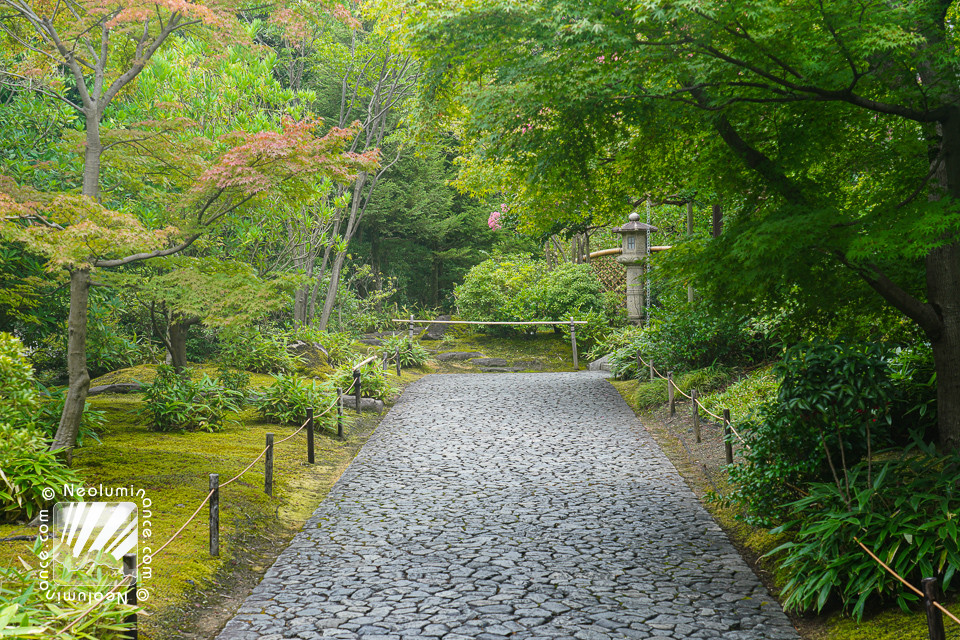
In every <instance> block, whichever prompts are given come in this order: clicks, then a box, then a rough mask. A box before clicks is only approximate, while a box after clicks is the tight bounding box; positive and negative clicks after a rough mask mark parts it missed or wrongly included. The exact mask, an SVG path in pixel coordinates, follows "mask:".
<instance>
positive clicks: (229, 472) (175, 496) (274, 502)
mask: <svg viewBox="0 0 960 640" xmlns="http://www.w3.org/2000/svg"><path fill="white" fill-rule="evenodd" d="M208 368H209V369H210V370H211V372H212V370H213V368H212V367H201V368H200V370H201V371H206V370H207V369H208ZM423 374H424V370H417V369H407V370H404V371H403V373H402V375H401V377H400V378H399V379H397V378H396V376H395V375H393V374H390V378H391V382H392V383H393V384H394V385H397V386H402V385H405V384H407V383H409V382H411V381H413V380H415V379H417V378H419V377H421V376H422V375H423ZM154 376H155V367H154V366H140V367H135V368H131V369H129V370H124V371H118V372H115V373H113V374H109V375H107V376H104V378H103V379H99V380H97V381H95V383H105V382H107V381H109V382H121V381H132V380H139V381H142V382H149V381H151V380H152V379H153V378H154ZM251 378H252V380H251V387H252V389H253V390H254V391H257V390H258V388H263V387H265V386H267V385H268V384H270V383H271V382H272V378H271V377H270V376H267V375H258V374H253V375H252V376H251ZM142 398H143V396H142V395H140V394H130V395H99V396H93V397H91V398H90V404H91V406H92V407H94V408H95V409H98V410H101V411H103V412H104V413H105V417H106V423H105V425H104V427H103V429H102V433H101V434H100V436H101V440H102V444H96V443H91V444H90V445H89V446H85V447H81V448H79V449H77V451H76V454H75V462H74V468H75V469H76V471H77V472H78V473H79V475H80V476H81V478H82V479H83V482H84V483H85V484H86V485H87V486H96V485H99V484H101V483H102V484H103V485H104V486H131V485H132V486H133V487H135V488H137V489H140V488H142V489H144V491H145V492H146V497H148V498H150V500H151V501H152V503H153V504H152V510H153V514H152V520H151V527H150V530H151V537H150V539H144V540H141V547H143V546H152V547H153V549H157V548H158V547H159V545H160V544H162V543H163V542H164V541H166V540H167V538H168V537H169V536H170V535H171V534H173V533H174V532H175V531H176V530H177V529H178V528H179V527H180V526H181V524H182V523H183V522H184V521H186V520H187V518H189V516H190V515H191V514H192V513H193V511H194V510H195V509H196V507H197V505H198V504H200V502H201V500H203V498H204V497H205V496H206V494H207V490H208V474H210V473H219V474H220V478H221V482H226V480H227V479H229V478H232V477H233V476H234V475H236V474H237V473H239V472H240V471H241V470H242V469H243V468H244V467H245V466H246V465H247V464H249V463H250V462H251V461H252V460H253V459H254V458H256V457H257V455H259V453H260V451H261V450H262V449H263V447H264V443H265V438H266V434H267V433H274V434H275V435H276V438H277V440H279V439H280V438H283V437H285V436H286V435H288V434H290V433H292V432H293V431H294V430H295V429H296V427H291V426H283V425H277V424H270V423H267V422H265V421H264V420H263V419H262V418H260V417H259V415H258V413H257V411H256V409H255V408H253V407H247V408H245V409H244V410H242V411H241V412H239V413H237V414H235V415H233V416H231V417H232V419H231V420H228V421H227V422H226V423H225V425H224V428H223V430H222V431H220V432H218V433H206V432H202V431H196V432H187V433H159V432H156V431H151V430H149V429H148V426H147V424H146V420H147V419H146V418H145V417H144V415H143V412H142V411H141V408H142V404H143V400H142ZM345 418H346V421H345V430H346V435H347V438H346V439H345V440H343V441H341V440H338V439H337V438H336V437H335V434H332V433H330V432H327V433H325V434H320V433H318V435H317V438H316V464H315V465H308V464H307V463H306V444H305V442H306V441H305V432H301V433H300V434H299V435H297V436H296V437H294V438H291V439H290V440H288V441H287V442H285V443H283V444H281V445H278V446H277V447H276V448H275V463H274V464H275V466H274V483H275V488H274V495H273V497H270V496H267V495H266V494H265V493H264V492H263V480H264V478H263V474H264V472H263V463H262V462H260V463H257V464H255V465H254V466H253V467H252V468H251V469H250V470H249V471H248V472H246V473H245V474H244V475H243V476H242V477H241V478H240V479H239V480H238V481H237V482H235V483H233V484H232V485H230V486H229V487H225V488H224V489H223V490H222V491H221V494H220V499H221V507H220V527H221V552H220V556H219V557H217V558H213V557H211V556H210V555H209V553H208V546H207V545H208V526H207V521H208V517H207V509H206V507H204V508H203V509H202V510H201V512H200V514H199V515H198V517H197V518H196V519H194V520H193V521H192V523H191V524H189V525H188V526H187V528H186V529H185V530H184V532H183V533H182V534H181V535H180V537H178V538H177V539H176V540H175V541H174V542H173V543H172V544H171V545H170V546H169V547H168V548H167V549H166V550H165V551H164V552H163V553H162V554H160V555H158V556H157V557H156V558H155V559H154V561H153V563H152V568H153V574H152V576H151V578H150V579H147V580H144V581H143V586H144V587H145V588H147V589H148V590H149V594H150V597H149V599H147V600H146V601H144V602H142V604H143V605H144V606H145V608H146V610H147V612H148V614H149V615H145V616H142V617H141V623H140V634H141V635H140V637H142V638H146V639H148V640H149V639H151V638H171V637H178V638H195V639H199V638H209V637H211V636H212V635H213V633H214V632H215V631H216V630H217V628H218V627H219V625H220V624H221V623H222V622H223V618H224V615H225V614H223V613H218V612H223V611H230V610H232V609H233V608H235V606H236V605H237V604H238V603H239V600H240V599H241V598H242V596H243V594H244V593H245V592H246V590H248V589H249V587H251V586H252V585H253V584H255V583H256V581H257V580H258V579H259V576H261V575H262V573H263V572H264V571H265V570H266V568H267V567H268V566H269V565H270V563H271V562H272V559H273V558H274V557H275V556H276V555H277V554H278V553H279V552H280V551H281V550H282V549H283V548H284V547H285V546H286V543H287V542H288V541H289V539H290V538H291V537H292V536H293V534H294V533H295V532H296V531H297V530H298V529H299V528H300V527H301V526H302V524H303V523H304V522H305V521H306V519H307V518H308V517H309V515H310V514H311V513H312V512H313V510H314V509H315V508H316V505H317V504H319V502H320V501H321V500H322V499H323V498H324V496H325V495H326V494H327V492H328V491H329V490H330V488H331V487H332V486H333V484H334V483H335V482H336V480H337V478H338V477H339V476H340V474H341V473H342V472H343V470H344V469H345V468H346V466H347V465H348V464H349V463H350V461H351V460H352V459H353V457H354V456H355V455H356V452H357V451H358V450H359V448H360V447H361V446H362V445H363V443H364V442H365V441H366V439H367V437H368V436H369V435H370V433H372V430H373V428H374V427H375V426H376V424H377V422H378V419H379V418H378V417H377V416H373V415H370V414H366V415H364V416H363V417H361V418H358V417H356V416H355V414H354V413H353V412H352V411H349V410H348V411H346V412H345ZM32 533H34V530H32V529H25V528H24V527H22V526H19V525H5V526H0V538H2V537H7V536H12V535H25V534H32ZM31 547H32V543H31V542H5V543H0V566H9V565H11V564H13V563H15V562H17V557H18V556H23V557H24V558H25V559H28V561H29V560H32V559H33V558H34V557H35V556H33V552H32V550H31ZM231 603H233V604H232V605H231Z"/></svg>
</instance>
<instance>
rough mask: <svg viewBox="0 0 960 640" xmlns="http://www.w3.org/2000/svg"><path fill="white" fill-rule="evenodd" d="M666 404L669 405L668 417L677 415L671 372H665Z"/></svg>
mask: <svg viewBox="0 0 960 640" xmlns="http://www.w3.org/2000/svg"><path fill="white" fill-rule="evenodd" d="M667 402H669V403H670V417H671V418H672V417H673V416H675V415H677V398H676V396H674V390H673V371H667Z"/></svg>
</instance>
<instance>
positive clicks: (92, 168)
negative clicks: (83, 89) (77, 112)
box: [83, 109, 103, 201]
mask: <svg viewBox="0 0 960 640" xmlns="http://www.w3.org/2000/svg"><path fill="white" fill-rule="evenodd" d="M91 111H95V109H91ZM85 139H86V144H85V146H84V150H83V195H85V196H90V197H91V198H93V199H94V200H98V201H99V200H100V156H101V155H102V154H103V144H102V143H101V142H100V116H99V115H97V114H96V113H88V114H87V132H86V136H85Z"/></svg>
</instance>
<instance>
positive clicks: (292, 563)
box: [219, 373, 798, 640]
mask: <svg viewBox="0 0 960 640" xmlns="http://www.w3.org/2000/svg"><path fill="white" fill-rule="evenodd" d="M505 637H510V638H529V639H533V638H579V639H583V640H590V639H595V638H596V639H603V638H677V639H680V638H724V639H731V640H733V639H735V638H736V639H741V640H746V639H750V640H786V639H794V640H795V639H796V638H797V637H798V636H797V634H796V632H795V631H794V629H793V627H792V626H791V625H790V623H789V621H788V620H787V618H786V616H784V614H783V612H782V611H781V610H780V608H779V606H778V605H777V603H776V601H774V600H773V599H772V598H771V597H770V595H769V594H768V593H767V591H766V589H764V587H763V586H762V585H761V584H760V582H759V581H758V580H757V578H756V577H755V576H754V574H753V573H752V572H751V571H750V569H749V568H748V567H747V566H746V564H744V562H743V560H742V559H741V558H740V556H739V555H738V554H737V553H736V551H735V550H734V548H733V547H732V546H731V545H730V543H729V542H728V540H727V538H726V537H725V535H724V534H723V532H722V531H721V530H720V529H719V528H718V527H717V525H716V524H714V522H713V520H711V519H710V517H709V515H708V514H707V512H706V511H704V509H703V508H702V507H701V506H700V504H699V503H698V502H697V500H696V498H695V497H694V495H693V493H692V492H691V491H690V490H689V489H688V488H687V486H686V485H685V484H684V483H683V481H682V480H681V478H680V476H679V475H678V474H677V472H676V470H675V469H674V468H673V466H672V465H671V464H670V462H669V461H668V460H667V458H666V457H664V455H663V453H661V451H660V449H659V448H658V447H657V445H656V444H655V443H654V442H653V441H652V440H651V439H650V438H649V437H648V435H647V433H646V432H645V430H644V429H643V428H642V427H641V425H640V424H639V422H638V421H637V419H636V418H635V416H634V415H633V412H632V411H631V410H630V409H629V407H628V406H627V405H626V404H625V403H624V402H623V400H622V399H621V398H620V396H619V394H618V393H617V392H616V390H615V389H614V388H613V387H611V386H610V385H609V384H608V383H607V382H606V381H605V380H604V379H603V378H602V377H600V375H599V374H594V373H559V374H490V375H481V374H473V375H470V374H467V375H433V376H428V377H426V378H423V379H422V380H420V381H419V382H417V383H415V384H413V385H411V386H410V387H408V389H407V391H406V392H405V393H404V395H403V398H402V399H401V401H400V402H398V403H397V405H396V406H395V407H394V408H393V410H392V411H391V412H390V414H389V415H388V416H387V417H386V418H385V419H384V421H383V422H382V423H381V425H380V427H379V428H378V430H377V432H376V433H375V434H374V436H373V437H372V438H371V439H370V441H369V442H368V443H367V445H366V446H365V447H364V448H363V450H362V451H361V453H360V455H359V456H358V457H357V459H356V460H355V461H354V462H353V464H352V465H351V466H350V468H349V469H348V470H347V472H346V473H345V474H344V475H343V477H342V478H341V480H340V481H339V483H338V484H337V485H336V487H335V488H334V489H333V491H332V492H331V494H330V495H329V497H328V498H327V499H326V500H325V501H324V502H323V503H322V504H321V505H320V507H319V508H318V509H317V511H316V513H314V515H313V516H312V517H311V519H310V520H309V521H308V522H307V524H306V525H305V526H304V528H303V531H301V532H300V533H299V534H298V535H297V536H296V538H295V539H294V540H293V542H292V543H291V545H290V547H289V548H288V549H287V550H286V551H284V552H283V553H282V554H281V555H280V557H279V558H278V559H277V562H276V564H274V565H273V567H272V568H271V569H270V570H269V571H268V572H267V574H266V577H265V578H264V580H263V582H262V583H261V584H260V585H259V586H258V587H257V588H256V589H254V591H253V593H252V594H251V595H250V597H249V598H248V599H247V601H246V602H245V604H244V605H243V606H242V607H241V609H240V611H239V612H238V614H237V616H236V617H235V618H234V619H233V620H231V621H230V622H228V623H227V625H226V627H225V628H224V630H223V632H222V633H221V634H220V635H219V640H248V639H249V640H254V639H258V640H279V639H281V638H300V639H303V640H309V639H313V638H364V639H365V640H375V639H379V640H385V639H393V640H400V639H406V638H446V639H447V640H458V639H462V638H481V639H484V638H487V639H490V640H495V639H501V638H505Z"/></svg>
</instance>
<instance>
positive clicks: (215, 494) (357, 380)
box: [58, 355, 400, 640]
mask: <svg viewBox="0 0 960 640" xmlns="http://www.w3.org/2000/svg"><path fill="white" fill-rule="evenodd" d="M378 358H379V356H377V355H372V356H370V357H369V358H367V359H366V360H363V361H362V362H359V363H357V364H355V365H353V367H352V369H351V370H352V372H353V382H352V383H351V384H350V386H349V387H347V389H346V393H349V392H351V391H354V390H355V391H356V398H357V411H358V412H359V411H360V396H361V395H362V389H361V376H360V369H361V368H362V367H363V366H364V365H366V364H368V363H370V362H372V361H374V360H376V359H378ZM399 370H400V366H399V363H398V364H397V371H398V375H399ZM346 393H345V392H344V391H342V390H341V389H339V388H338V389H337V396H336V398H335V399H334V401H333V402H332V403H331V404H330V405H329V406H328V407H327V408H325V409H324V410H323V411H321V412H320V413H319V414H316V415H314V410H313V409H312V408H310V409H308V410H307V419H306V421H304V423H303V424H302V425H300V427H299V428H298V429H297V430H296V431H294V432H293V433H291V434H290V435H288V436H286V437H285V438H283V439H281V440H279V441H277V442H273V434H272V433H268V434H267V445H266V446H265V447H264V448H263V449H262V450H261V451H260V453H259V455H257V457H256V458H254V459H253V460H252V461H251V462H250V464H248V465H247V466H246V467H244V469H243V470H242V471H241V472H240V473H238V474H237V475H235V476H233V477H232V478H230V479H229V480H227V481H226V482H224V483H223V484H220V482H219V474H216V473H211V474H210V485H211V489H210V491H209V492H208V493H207V495H206V496H205V497H204V498H203V500H201V501H200V503H199V504H198V505H197V508H196V509H195V510H194V512H193V513H192V514H191V515H190V517H189V518H187V519H186V521H184V523H183V524H182V525H181V526H180V528H179V529H177V530H176V532H175V533H174V534H173V535H171V536H170V537H169V538H167V540H166V542H164V543H163V544H162V545H160V547H159V548H158V549H157V550H156V551H154V552H153V553H151V554H150V555H149V556H148V559H147V560H146V563H149V562H152V561H153V558H155V557H157V556H158V555H160V553H162V552H163V551H164V550H165V549H166V548H167V547H168V546H169V545H170V544H171V543H172V542H173V541H174V540H176V539H177V538H178V537H179V536H180V534H181V533H183V531H184V530H185V529H186V528H187V525H189V524H190V523H191V522H193V520H194V519H195V518H196V517H197V516H198V515H199V514H200V511H201V510H203V507H204V505H206V504H208V503H209V504H210V555H211V556H219V555H220V553H219V525H220V520H219V511H220V505H219V493H220V489H222V488H223V487H226V486H228V485H230V484H231V483H232V482H235V481H237V480H239V479H240V478H241V477H242V476H243V475H244V474H245V473H247V472H248V471H249V470H250V469H252V468H253V466H254V465H255V464H256V463H257V462H259V461H260V460H261V459H262V458H263V457H264V456H267V464H266V467H265V474H264V476H265V477H264V482H265V487H264V490H265V492H266V493H267V494H268V495H272V478H273V469H272V466H273V465H272V463H273V448H274V447H275V446H276V445H279V444H283V443H284V442H286V441H287V440H289V439H291V438H293V437H294V436H296V435H297V434H299V433H300V432H301V431H303V430H304V429H306V430H307V436H308V437H307V461H308V463H310V464H313V463H314V455H313V452H314V446H313V427H314V421H315V419H316V418H319V417H322V416H324V415H326V414H327V413H330V412H331V411H333V409H334V408H336V409H337V435H338V436H339V437H340V438H342V437H343V396H344V395H346ZM143 564H145V561H144V560H141V561H140V562H137V559H136V554H127V555H126V556H124V573H125V575H124V577H123V578H122V579H121V580H120V581H119V582H118V583H117V584H116V585H114V586H113V588H112V589H110V591H108V592H107V593H106V594H105V595H104V596H103V598H102V599H100V600H97V601H96V602H93V603H92V604H91V606H89V607H87V608H86V609H84V610H83V611H81V612H80V614H79V615H77V616H76V617H75V618H73V619H72V620H71V621H70V623H69V624H67V625H66V626H65V627H64V628H63V629H61V630H60V631H59V633H58V635H63V634H66V633H67V632H69V631H70V630H71V629H73V628H74V627H76V625H78V624H80V622H82V621H83V620H84V619H85V618H86V617H87V616H88V615H90V613H91V612H92V611H93V610H94V609H95V608H97V607H98V606H100V605H101V604H102V602H103V600H106V599H108V598H109V597H110V596H111V595H112V594H114V593H116V592H117V590H118V589H120V588H122V587H124V586H127V604H134V605H135V604H136V603H137V602H136V598H137V595H136V591H137V578H136V576H137V575H138V572H139V569H140V567H141V566H142V565H143ZM128 565H129V566H128ZM130 620H131V622H132V623H133V625H134V627H133V629H131V630H129V631H128V632H127V633H126V636H125V637H126V638H127V639H128V640H136V638H137V628H136V622H137V621H136V614H133V615H132V616H131V618H130Z"/></svg>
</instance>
